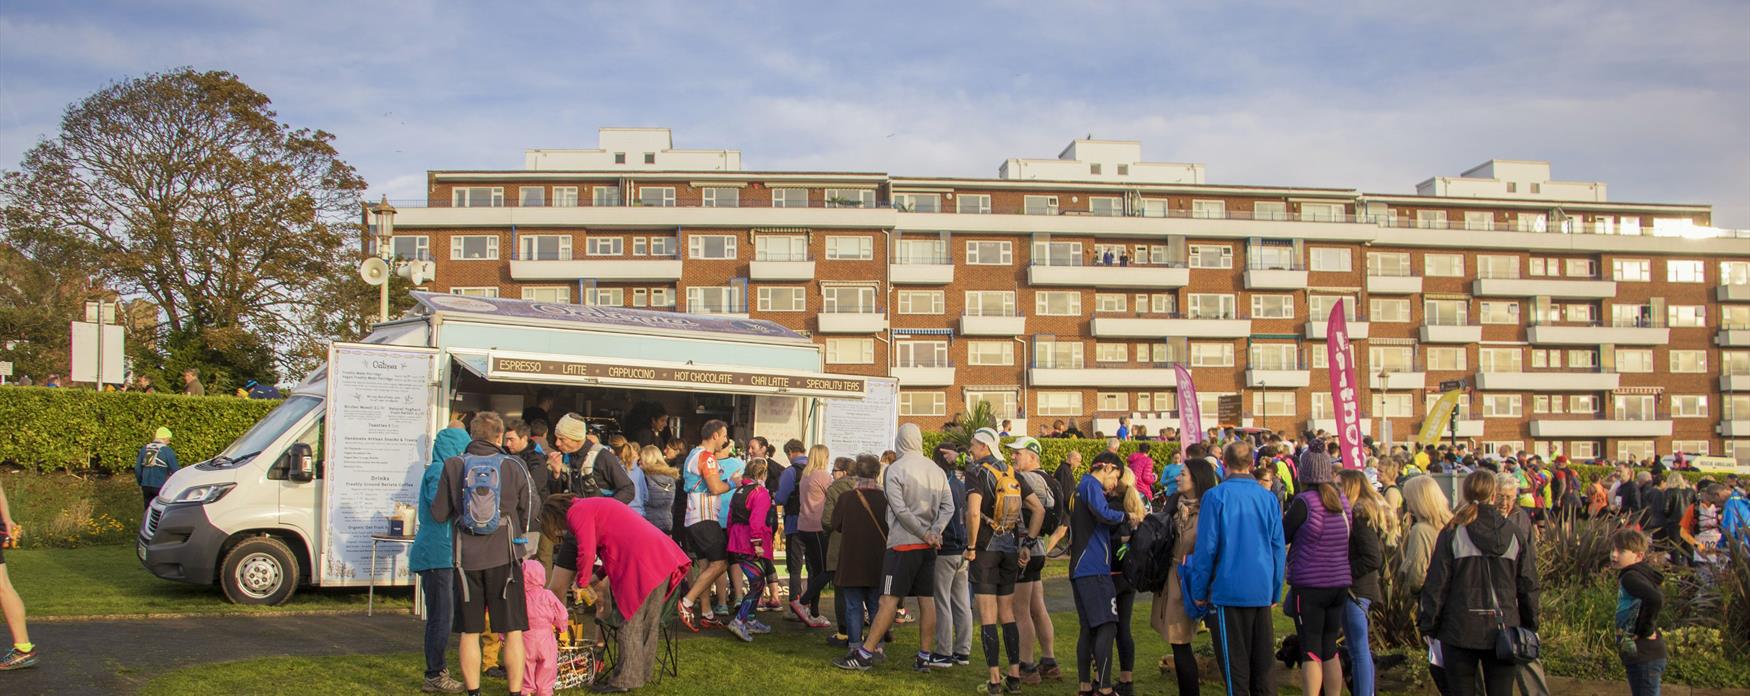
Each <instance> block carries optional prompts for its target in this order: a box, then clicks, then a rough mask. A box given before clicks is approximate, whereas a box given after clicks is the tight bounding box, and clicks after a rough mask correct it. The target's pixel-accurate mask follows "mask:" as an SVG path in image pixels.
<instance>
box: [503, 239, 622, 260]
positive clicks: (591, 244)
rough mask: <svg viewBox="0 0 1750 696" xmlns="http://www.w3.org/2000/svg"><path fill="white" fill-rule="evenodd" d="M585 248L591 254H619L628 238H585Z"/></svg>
mask: <svg viewBox="0 0 1750 696" xmlns="http://www.w3.org/2000/svg"><path fill="white" fill-rule="evenodd" d="M524 239H528V238H527V237H524ZM584 248H585V249H586V250H588V251H589V255H590V256H619V255H621V254H622V253H625V251H626V240H625V239H624V238H622V237H590V238H589V239H587V240H584ZM567 251H569V249H567Z"/></svg>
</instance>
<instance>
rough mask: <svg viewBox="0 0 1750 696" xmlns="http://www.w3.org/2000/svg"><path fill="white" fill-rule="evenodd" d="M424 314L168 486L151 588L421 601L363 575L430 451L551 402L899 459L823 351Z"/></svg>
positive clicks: (146, 528) (878, 389)
mask: <svg viewBox="0 0 1750 696" xmlns="http://www.w3.org/2000/svg"><path fill="white" fill-rule="evenodd" d="M414 296H415V298H416V300H417V303H418V304H417V306H416V307H415V308H414V309H413V310H412V311H411V312H410V313H409V315H408V316H407V317H405V318H402V319H399V320H395V321H391V322H387V323H384V324H380V325H378V326H377V327H376V328H375V330H373V331H372V333H371V334H370V335H369V336H368V337H366V338H365V339H364V340H363V341H362V342H360V343H356V344H335V345H334V346H333V347H331V348H330V352H329V361H328V364H327V365H326V366H324V367H323V368H322V369H319V370H317V371H316V372H315V373H314V374H312V375H311V376H310V378H309V379H307V380H306V381H305V382H304V383H303V384H301V385H299V386H298V387H297V388H296V389H294V390H293V391H292V393H291V395H290V397H289V398H287V399H286V400H285V402H284V403H282V404H281V405H280V406H279V407H278V408H276V409H274V410H273V411H272V412H270V413H269V414H268V415H267V416H266V417H264V418H263V419H262V420H261V421H260V422H258V423H256V424H255V426H254V427H252V428H250V429H249V431H248V432H246V433H244V434H243V436H242V437H240V438H238V439H237V441H236V442H234V443H232V444H231V446H230V447H228V448H226V449H225V451H224V452H222V453H220V454H219V455H218V456H216V457H214V458H212V459H210V460H208V461H204V462H201V463H199V464H196V465H194V466H191V467H186V468H184V469H182V470H180V471H178V472H177V473H176V474H175V475H174V476H172V477H171V478H170V480H169V481H168V482H166V483H165V485H164V487H163V490H162V491H161V492H160V494H159V497H158V498H157V499H156V500H154V501H152V504H151V506H150V508H149V509H148V511H147V514H146V516H145V518H144V519H143V520H142V521H141V525H140V536H139V547H138V550H139V558H140V563H141V564H142V565H144V566H145V567H146V569H147V570H148V571H150V572H152V573H153V574H154V575H157V576H158V577H161V578H166V579H170V580H180V581H183V582H189V583H195V584H202V585H210V584H213V583H217V584H218V585H219V586H220V587H222V588H223V589H224V592H225V595H226V596H227V597H228V598H230V599H231V601H234V602H238V603H242V604H279V603H282V602H285V601H286V600H287V599H289V598H290V597H291V596H292V594H293V593H294V592H295V591H297V588H298V587H299V586H300V585H309V586H320V587H334V586H362V585H365V584H370V583H371V582H372V580H373V578H374V579H375V584H377V585H378V586H385V585H408V584H411V582H412V576H411V574H410V573H409V571H408V568H407V563H406V559H405V556H406V547H405V546H403V545H400V544H387V545H384V548H382V549H381V552H382V557H381V560H379V561H378V566H379V567H377V568H375V569H374V572H373V569H371V568H369V567H367V566H368V565H369V558H370V554H371V548H370V547H371V540H370V535H371V534H382V533H386V532H387V531H388V528H389V527H388V516H389V515H390V513H391V512H392V511H393V507H394V503H396V502H402V503H413V502H415V499H416V498H417V495H418V484H419V477H420V475H421V473H422V472H423V469H424V467H425V465H426V464H427V462H428V461H429V460H430V457H431V443H432V439H433V437H434V435H435V433H436V432H437V430H438V429H439V428H442V427H445V426H446V425H447V423H448V419H449V417H450V415H451V414H452V413H453V412H457V411H481V410H492V411H498V412H501V413H503V414H505V415H506V416H507V417H510V416H515V415H520V414H521V413H522V411H523V409H524V408H525V407H526V406H533V405H534V403H535V400H536V397H537V395H540V396H546V397H551V398H553V399H554V401H555V403H554V404H553V409H552V414H551V417H552V418H555V419H556V418H557V417H558V416H559V415H560V414H563V413H565V412H576V413H579V414H581V415H584V416H586V417H587V418H589V419H590V421H591V422H592V423H607V424H610V426H609V427H611V424H613V423H616V422H618V423H621V424H622V426H623V428H624V429H625V430H626V431H627V435H628V437H630V436H631V435H632V433H635V432H637V431H638V430H640V429H641V428H642V427H644V426H645V425H646V423H633V422H626V419H628V418H629V417H632V414H634V413H635V412H637V413H644V414H648V413H655V412H661V413H665V414H667V415H668V416H669V426H670V427H669V429H668V430H667V431H665V433H666V434H669V435H679V434H685V436H686V438H685V439H687V440H688V441H692V440H696V439H697V432H696V431H697V428H698V426H699V425H700V424H702V423H703V422H704V421H706V420H710V419H721V420H724V421H726V422H728V423H730V425H731V432H732V434H733V435H735V436H736V437H737V438H738V439H741V438H746V437H748V436H750V435H753V434H758V435H762V436H765V437H767V438H768V439H770V440H771V441H773V442H774V443H775V446H776V443H782V442H783V441H785V440H788V439H790V438H799V439H803V440H805V441H811V442H812V441H817V440H818V439H821V438H825V437H826V436H825V435H824V434H823V431H824V430H825V429H826V428H827V427H828V426H826V425H823V423H826V422H829V421H830V422H831V425H830V427H831V428H832V429H834V430H838V431H842V432H844V433H847V434H846V435H842V437H864V438H866V439H867V440H868V443H866V444H867V446H873V445H875V444H885V443H891V442H892V432H893V429H894V422H895V421H896V412H895V411H894V408H895V405H894V404H892V403H880V404H877V403H873V402H874V401H875V400H878V399H885V400H887V401H892V400H893V399H894V391H896V390H895V389H893V388H892V387H893V384H892V382H891V380H885V379H881V378H865V377H858V376H850V375H835V374H827V373H825V372H823V370H822V362H823V361H822V355H821V351H820V349H819V347H818V346H817V345H816V344H814V343H813V342H812V341H810V340H808V338H807V337H805V336H802V335H800V334H797V333H796V332H794V331H791V330H789V329H786V328H784V327H781V326H778V325H777V324H773V323H771V322H765V321H754V320H748V319H740V318H732V317H713V316H700V315H693V314H683V313H676V312H662V311H645V310H634V309H621V308H617V307H594V306H584V305H570V304H549V303H540V302H526V301H521V300H507V299H498V298H479V297H463V296H457V295H444V294H434V293H420V292H416V293H414ZM872 387H874V389H873V390H872V389H871V388H872ZM870 394H874V395H875V396H873V397H872V398H871V399H870V400H869V401H865V396H866V395H870ZM834 404H841V405H842V406H841V407H839V408H838V409H837V411H839V413H840V416H839V418H838V419H836V420H835V419H833V418H832V417H831V414H832V412H834V410H835V407H834V406H833V405H834ZM870 406H874V408H872V409H871V408H868V407H870ZM858 418H863V419H864V420H865V421H866V423H859V422H858V421H857V420H856V419H858ZM883 421H884V422H883ZM864 426H866V427H864ZM645 444H651V443H645ZM864 444H865V443H858V445H864ZM874 451H876V452H879V451H880V449H875V450H874ZM411 533H412V532H411V531H409V532H408V534H411Z"/></svg>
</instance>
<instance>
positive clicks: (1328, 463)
mask: <svg viewBox="0 0 1750 696" xmlns="http://www.w3.org/2000/svg"><path fill="white" fill-rule="evenodd" d="M1336 481H1337V463H1336V462H1335V461H1333V460H1332V459H1331V455H1328V454H1325V453H1324V452H1319V451H1317V450H1314V451H1311V452H1307V453H1306V457H1305V461H1303V462H1301V464H1300V482H1301V483H1302V484H1304V485H1308V486H1313V485H1317V484H1321V483H1335V482H1336Z"/></svg>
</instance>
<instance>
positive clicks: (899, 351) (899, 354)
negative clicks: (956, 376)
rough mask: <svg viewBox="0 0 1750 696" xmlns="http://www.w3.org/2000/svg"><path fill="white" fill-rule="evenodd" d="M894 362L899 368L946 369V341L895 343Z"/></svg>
mask: <svg viewBox="0 0 1750 696" xmlns="http://www.w3.org/2000/svg"><path fill="white" fill-rule="evenodd" d="M893 352H894V358H893V359H894V360H895V361H896V363H897V364H898V365H899V366H900V367H947V366H948V342H947V341H895V342H894V344H893Z"/></svg>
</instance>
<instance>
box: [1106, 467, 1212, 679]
mask: <svg viewBox="0 0 1750 696" xmlns="http://www.w3.org/2000/svg"><path fill="white" fill-rule="evenodd" d="M1175 484H1176V492H1175V493H1173V495H1172V496H1170V497H1168V498H1167V501H1166V505H1164V506H1163V507H1162V508H1161V512H1157V513H1154V514H1156V515H1162V516H1165V517H1166V518H1167V520H1170V522H1171V524H1172V527H1171V529H1172V532H1171V538H1170V539H1168V540H1167V541H1170V542H1171V544H1170V545H1168V547H1167V548H1168V553H1170V554H1171V555H1170V563H1171V564H1170V565H1169V566H1168V571H1167V580H1166V583H1165V584H1163V585H1162V586H1161V591H1160V592H1156V593H1155V597H1154V605H1153V606H1152V607H1150V610H1149V625H1150V626H1153V627H1154V629H1155V631H1156V632H1158V633H1160V634H1161V638H1162V639H1163V640H1165V641H1167V645H1168V646H1170V647H1171V649H1172V651H1173V654H1172V655H1171V656H1166V655H1163V656H1161V671H1162V672H1165V671H1167V669H1168V667H1169V666H1170V667H1171V668H1172V670H1173V677H1174V678H1175V680H1176V681H1177V682H1178V684H1179V696H1196V694H1197V693H1199V688H1200V687H1199V686H1198V681H1197V679H1198V675H1197V657H1196V656H1195V655H1193V654H1192V653H1191V640H1192V639H1193V638H1196V637H1197V617H1194V616H1192V614H1191V612H1190V611H1189V610H1188V608H1187V605H1188V602H1186V601H1185V589H1184V584H1183V583H1182V582H1181V578H1182V577H1183V576H1184V571H1183V568H1182V565H1183V564H1184V563H1185V561H1186V560H1187V559H1189V558H1190V557H1191V551H1192V550H1193V549H1195V548H1196V547H1197V516H1198V514H1199V510H1200V508H1201V504H1202V500H1203V495H1204V494H1205V493H1208V492H1209V491H1210V489H1213V488H1215V485H1216V479H1215V467H1213V466H1210V465H1209V462H1208V461H1207V460H1203V459H1193V460H1191V461H1188V462H1185V463H1184V464H1183V465H1182V466H1180V467H1179V471H1178V480H1177V481H1175ZM1145 524H1147V523H1146V522H1145ZM1159 548H1160V547H1155V548H1153V549H1149V551H1150V552H1158V551H1159ZM1142 550H1143V549H1141V548H1139V547H1138V545H1137V544H1136V543H1132V544H1131V547H1130V553H1131V554H1136V553H1138V552H1139V551H1142ZM1126 560H1127V561H1128V560H1129V558H1128V557H1127V558H1126ZM1138 560H1141V559H1138Z"/></svg>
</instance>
